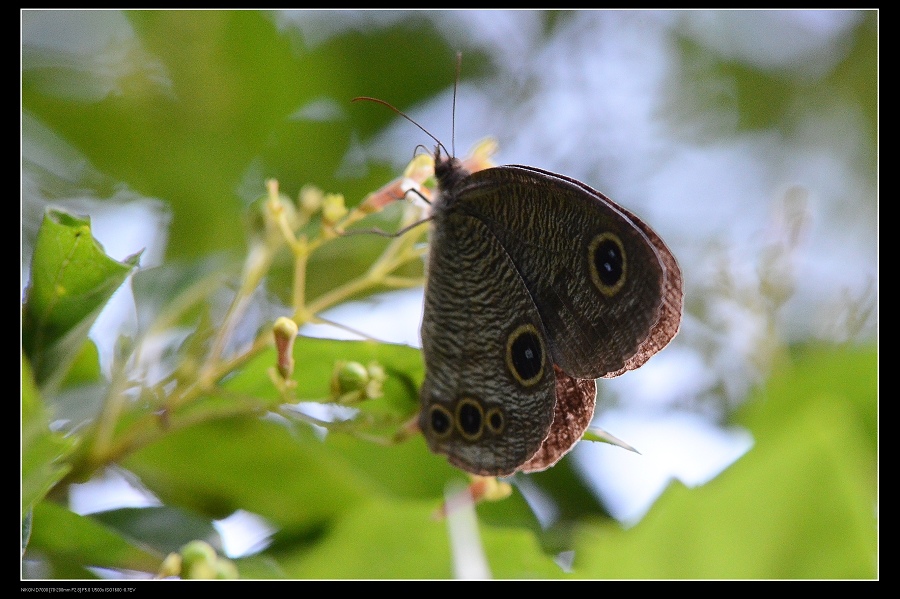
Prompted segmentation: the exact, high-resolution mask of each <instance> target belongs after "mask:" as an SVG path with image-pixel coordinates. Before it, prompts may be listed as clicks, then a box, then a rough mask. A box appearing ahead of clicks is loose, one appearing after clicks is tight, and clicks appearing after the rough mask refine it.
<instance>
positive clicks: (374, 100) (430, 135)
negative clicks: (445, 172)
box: [351, 96, 452, 154]
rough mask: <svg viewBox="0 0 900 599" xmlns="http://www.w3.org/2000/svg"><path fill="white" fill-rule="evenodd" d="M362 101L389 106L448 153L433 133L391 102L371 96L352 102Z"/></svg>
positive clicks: (358, 98) (360, 97)
mask: <svg viewBox="0 0 900 599" xmlns="http://www.w3.org/2000/svg"><path fill="white" fill-rule="evenodd" d="M362 101H366V102H375V103H376V104H381V105H382V106H387V107H388V108H390V109H391V110H393V111H394V112H396V113H397V114H399V115H400V116H402V117H403V118H405V119H406V120H407V121H409V122H410V123H412V124H413V125H415V126H416V127H418V128H419V129H421V130H422V131H423V132H424V133H425V135H427V136H428V137H430V138H431V139H433V140H434V141H435V143H436V144H437V145H438V146H440V147H441V148H443V150H444V152H447V147H446V146H445V145H444V144H442V143H441V140H439V139H438V138H437V137H435V136H434V135H432V134H431V131H429V130H428V129H426V128H425V127H423V126H422V125H420V124H419V123H417V122H416V121H414V120H413V118H412V117H410V116H409V115H407V114H406V113H405V112H403V111H402V110H400V109H399V108H397V107H396V106H394V105H393V104H391V103H389V102H385V101H384V100H379V99H378V98H371V97H369V96H359V97H357V98H353V100H351V102H362ZM451 145H452V144H451ZM447 153H448V154H449V152H447Z"/></svg>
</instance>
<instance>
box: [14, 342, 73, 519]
mask: <svg viewBox="0 0 900 599" xmlns="http://www.w3.org/2000/svg"><path fill="white" fill-rule="evenodd" d="M75 444H76V442H75V439H74V438H72V437H69V438H66V437H64V436H63V435H62V434H60V433H54V432H52V431H51V430H50V428H49V426H48V422H47V413H46V410H45V409H44V406H43V403H42V401H41V397H40V394H39V392H38V390H37V387H36V386H35V384H34V379H33V378H32V376H31V369H30V368H29V366H28V360H27V359H26V358H25V357H23V358H22V515H23V517H24V516H25V513H26V511H27V510H29V509H30V508H31V507H32V506H34V504H35V503H37V502H38V501H40V500H41V499H42V498H43V497H44V496H45V495H46V494H47V492H48V491H49V490H50V489H51V488H53V485H55V484H56V483H58V482H59V481H60V480H61V479H62V477H63V476H65V475H66V473H67V472H68V471H69V465H68V464H66V462H65V461H64V459H65V457H66V456H67V455H69V454H70V453H71V452H72V450H73V449H74V448H75Z"/></svg>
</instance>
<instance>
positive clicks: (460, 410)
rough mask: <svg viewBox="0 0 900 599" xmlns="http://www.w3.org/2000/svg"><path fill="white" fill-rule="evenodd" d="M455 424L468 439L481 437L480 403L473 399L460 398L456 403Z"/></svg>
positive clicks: (482, 426)
mask: <svg viewBox="0 0 900 599" xmlns="http://www.w3.org/2000/svg"><path fill="white" fill-rule="evenodd" d="M456 426H457V427H459V432H460V433H461V434H462V436H463V437H465V438H466V439H468V440H469V441H474V440H476V439H478V438H479V437H481V433H482V431H483V430H484V409H483V408H482V407H481V404H480V403H478V402H477V401H475V400H474V399H470V398H463V399H461V400H460V401H459V403H458V404H457V405H456Z"/></svg>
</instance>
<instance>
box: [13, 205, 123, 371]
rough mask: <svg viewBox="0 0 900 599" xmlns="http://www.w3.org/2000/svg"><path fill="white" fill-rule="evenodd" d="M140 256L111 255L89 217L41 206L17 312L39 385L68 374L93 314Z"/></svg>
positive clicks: (93, 316) (24, 341)
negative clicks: (94, 233) (25, 290)
mask: <svg viewBox="0 0 900 599" xmlns="http://www.w3.org/2000/svg"><path fill="white" fill-rule="evenodd" d="M139 257H140V256H139V254H136V255H134V256H131V257H130V258H128V259H126V260H125V262H118V261H116V260H113V259H112V258H110V257H109V256H107V255H106V253H105V252H104V250H103V247H102V246H101V245H100V244H99V243H98V242H97V240H96V239H94V238H93V236H92V235H91V225H90V219H88V218H87V217H79V216H75V215H72V214H69V213H68V212H64V211H62V210H56V209H48V210H47V211H46V212H45V214H44V220H43V222H42V223H41V228H40V230H39V231H38V236H37V241H36V243H35V250H34V256H33V257H32V261H31V283H30V285H29V288H28V295H27V298H26V301H25V309H24V313H23V315H22V346H23V348H24V350H25V354H26V355H27V356H28V359H29V360H31V364H32V368H34V372H35V379H36V381H37V383H38V385H39V386H40V387H44V386H48V385H49V386H50V388H52V387H53V386H55V384H57V383H59V381H61V380H62V378H63V377H64V376H65V375H66V374H67V372H68V370H69V368H70V366H71V364H72V363H73V362H74V361H75V359H76V358H77V356H78V354H79V352H80V351H81V350H82V346H83V344H84V341H85V339H86V337H87V333H88V330H89V329H90V327H91V325H92V324H93V323H94V320H95V319H96V317H97V315H98V314H99V313H100V311H101V310H102V309H103V306H105V305H106V302H107V301H108V300H109V298H110V297H112V294H113V293H114V292H115V291H116V289H118V288H119V286H121V285H122V283H123V282H124V281H125V278H126V277H127V276H128V273H130V272H131V270H132V269H133V268H134V267H135V265H137V263H138V259H139Z"/></svg>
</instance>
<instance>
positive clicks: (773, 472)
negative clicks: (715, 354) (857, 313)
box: [575, 349, 878, 579]
mask: <svg viewBox="0 0 900 599" xmlns="http://www.w3.org/2000/svg"><path fill="white" fill-rule="evenodd" d="M876 362H877V353H876V352H875V351H874V350H870V349H862V350H855V349H845V350H834V349H831V350H817V351H813V352H812V353H811V354H809V355H806V354H805V352H802V353H801V354H800V356H799V357H798V358H797V359H796V361H795V362H794V364H793V365H791V366H786V367H785V368H784V369H783V370H782V372H781V373H780V374H779V375H777V376H775V377H774V378H773V380H772V382H771V383H770V384H769V385H767V386H766V389H765V391H764V392H763V393H761V394H760V396H759V397H758V398H757V400H756V402H754V403H753V404H751V405H750V406H748V412H751V413H752V415H748V416H747V417H746V420H744V422H746V423H747V424H749V425H750V426H751V429H752V430H753V432H754V434H755V435H756V437H757V443H756V445H755V447H754V448H753V449H752V450H751V451H750V452H749V453H747V454H746V455H745V456H744V457H742V458H741V459H740V460H738V462H737V463H735V464H734V465H733V466H732V467H730V468H729V469H728V470H726V471H725V472H724V473H722V474H721V475H719V477H717V478H716V479H714V480H713V481H711V482H709V483H707V484H706V485H704V486H703V487H701V488H698V489H692V490H688V489H686V488H684V487H683V486H682V485H680V484H673V485H672V486H671V487H670V488H669V489H668V490H667V491H666V492H665V493H664V494H663V496H662V497H661V498H660V499H659V500H658V501H657V502H656V504H655V505H654V506H653V508H652V509H651V510H650V512H649V513H648V514H647V516H646V517H645V518H644V519H643V520H642V521H641V522H640V523H639V524H637V525H636V526H634V527H633V528H632V529H629V530H627V531H626V530H622V529H621V528H620V527H619V526H618V525H615V524H587V525H585V526H584V528H583V530H582V531H581V538H580V542H579V543H578V546H577V549H576V553H575V574H576V575H579V576H584V577H590V578H813V579H814V578H874V577H876V576H877V569H876V566H877V563H878V561H877V558H878V553H877V551H878V545H877V512H876V510H877V503H876V485H875V472H876V462H875V453H874V452H873V451H872V449H871V439H870V436H869V430H867V428H866V427H865V426H861V425H860V421H861V419H860V411H859V407H860V406H867V405H874V401H875V397H876V396H875V394H874V391H875V388H874V379H873V378H872V376H871V372H872V369H873V368H874V366H875V364H876ZM838 379H840V382H838ZM831 383H837V384H835V385H833V386H832V385H831ZM825 389H827V392H824V393H823V392H822V391H823V390H825ZM867 411H868V409H865V410H863V412H862V413H865V412H867Z"/></svg>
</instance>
